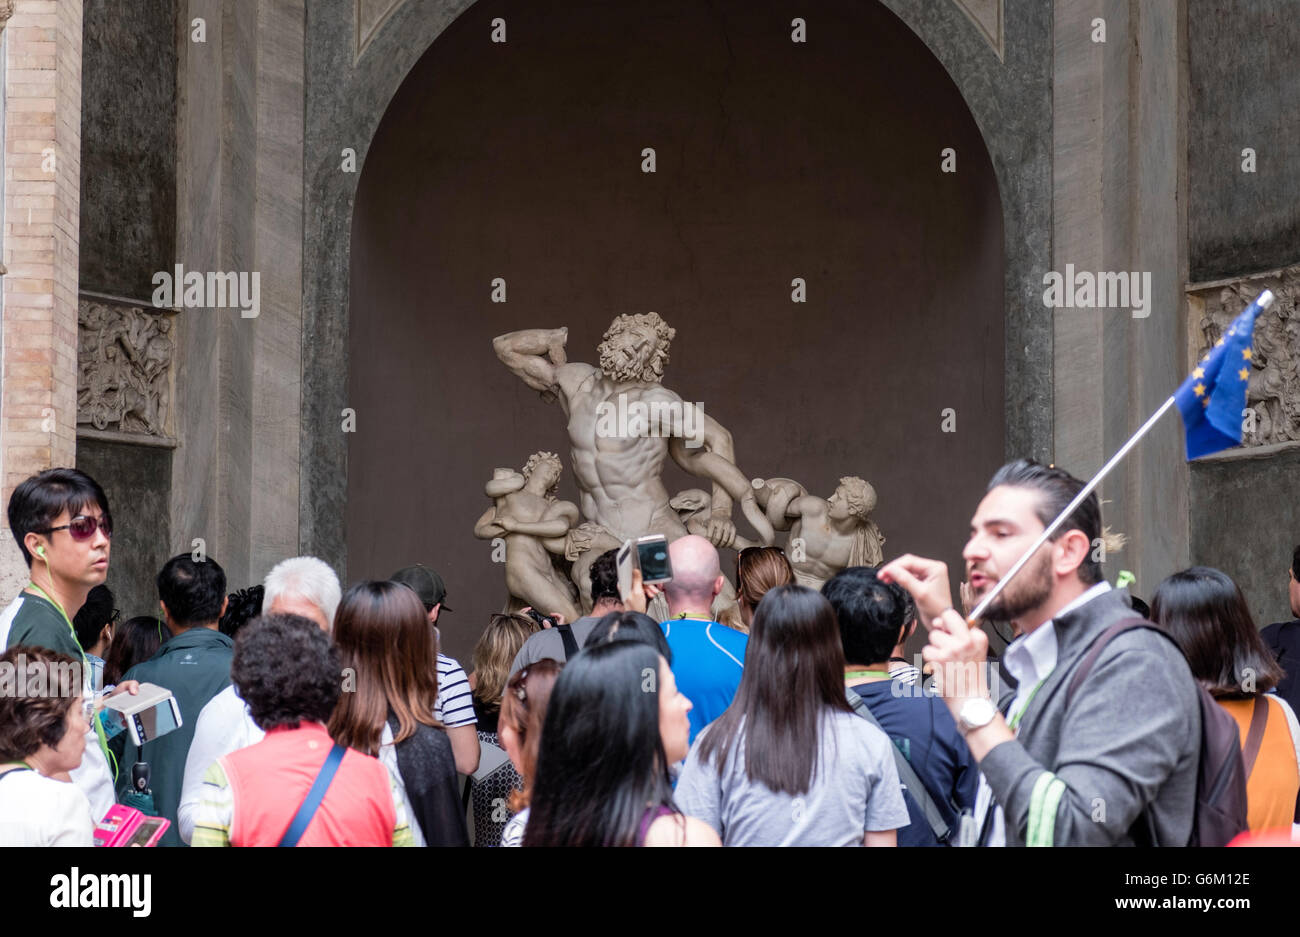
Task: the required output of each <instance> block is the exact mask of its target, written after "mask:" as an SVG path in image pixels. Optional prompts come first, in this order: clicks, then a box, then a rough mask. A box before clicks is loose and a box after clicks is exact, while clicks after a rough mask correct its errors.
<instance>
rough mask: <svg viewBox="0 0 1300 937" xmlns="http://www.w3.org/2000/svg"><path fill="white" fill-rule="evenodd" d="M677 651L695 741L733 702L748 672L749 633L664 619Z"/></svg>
mask: <svg viewBox="0 0 1300 937" xmlns="http://www.w3.org/2000/svg"><path fill="white" fill-rule="evenodd" d="M659 627H660V628H662V629H663V631H664V636H665V637H666V638H667V639H668V646H669V647H670V648H672V652H673V679H674V680H676V681H677V688H678V689H679V690H681V691H682V694H683V695H684V696H685V697H686V698H687V699H688V700H690V701H691V704H692V705H691V711H690V713H689V715H688V718H689V719H690V721H691V741H692V742H694V741H695V736H696V735H698V734H699V732H700V730H701V729H703V728H704V727H705V726H706V725H708V724H709V723H710V722H712V721H713V720H714V719H717V718H718V717H719V716H721V715H722V713H723V711H724V710H725V709H726V708H727V707H728V706H730V705H731V700H732V698H733V697H735V695H736V688H737V687H739V686H740V675H741V673H743V672H744V669H745V665H744V661H745V646H746V645H748V644H749V636H748V635H743V634H741V633H740V632H739V631H733V630H732V629H731V628H728V627H727V626H726V625H722V624H719V623H718V622H716V621H703V620H702V619H699V618H670V619H669V620H668V621H664V622H660V623H659Z"/></svg>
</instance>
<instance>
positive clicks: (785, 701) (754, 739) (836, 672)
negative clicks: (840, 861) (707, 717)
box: [698, 586, 853, 794]
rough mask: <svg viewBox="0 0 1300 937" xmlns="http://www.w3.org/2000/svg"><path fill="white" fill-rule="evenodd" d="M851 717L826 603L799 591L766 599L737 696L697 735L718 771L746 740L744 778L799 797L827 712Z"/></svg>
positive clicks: (814, 767)
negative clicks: (741, 742) (742, 740)
mask: <svg viewBox="0 0 1300 937" xmlns="http://www.w3.org/2000/svg"><path fill="white" fill-rule="evenodd" d="M828 709H829V710H831V711H832V712H835V711H839V712H847V713H851V712H853V709H852V708H851V707H850V706H849V703H848V700H847V699H846V698H845V694H844V649H843V647H841V645H840V631H839V627H838V626H837V625H836V623H835V612H834V611H832V609H831V604H830V603H829V602H828V601H826V599H825V598H823V597H822V595H821V594H820V593H817V592H814V591H813V590H812V589H809V588H806V587H804V586H777V587H776V588H775V589H771V590H769V591H768V593H767V594H766V595H765V596H763V601H761V602H759V603H758V608H757V609H756V610H755V611H754V622H753V624H752V626H751V628H750V632H749V645H748V646H747V647H746V648H745V672H744V674H743V676H741V678H740V687H739V689H737V690H736V698H735V699H734V700H732V703H731V705H730V706H729V707H727V710H726V712H724V713H723V714H722V715H721V716H719V717H718V718H717V720H716V721H715V722H714V723H713V725H711V726H709V728H708V729H707V730H706V731H705V733H704V734H703V735H702V736H700V738H699V741H698V744H699V746H700V760H701V761H702V762H704V763H706V764H707V763H708V762H709V759H711V758H713V757H717V759H718V771H719V773H722V772H723V771H725V770H726V766H727V757H728V756H729V755H731V754H733V752H734V747H735V745H736V743H737V742H739V741H740V739H741V736H742V735H743V736H744V742H745V773H746V774H747V775H748V776H749V779H750V780H751V781H762V782H763V783H764V784H766V785H767V786H768V787H769V788H770V789H771V790H773V791H784V792H785V793H787V794H803V793H806V792H807V791H808V788H809V787H811V786H812V781H813V778H815V777H816V776H817V771H818V769H819V767H821V766H819V765H818V763H817V761H818V752H819V751H820V748H821V745H820V741H821V730H822V727H823V721H824V717H825V716H826V715H827V710H828Z"/></svg>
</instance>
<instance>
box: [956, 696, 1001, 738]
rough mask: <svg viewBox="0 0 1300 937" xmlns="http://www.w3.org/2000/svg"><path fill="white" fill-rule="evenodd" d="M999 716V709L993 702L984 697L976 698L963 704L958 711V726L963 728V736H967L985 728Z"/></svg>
mask: <svg viewBox="0 0 1300 937" xmlns="http://www.w3.org/2000/svg"><path fill="white" fill-rule="evenodd" d="M997 714H998V709H997V707H996V706H994V705H993V703H992V702H990V701H989V700H988V699H985V698H984V697H982V696H981V697H976V698H975V699H968V700H967V701H966V702H964V703H962V704H961V709H959V710H958V711H957V724H958V726H960V727H961V732H962V735H966V734H968V733H971V732H974V731H975V730H976V729H982V728H984V727H985V726H986V725H988V724H989V723H990V722H992V721H993V717H994V716H996V715H997Z"/></svg>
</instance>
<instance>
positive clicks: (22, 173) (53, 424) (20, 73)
mask: <svg viewBox="0 0 1300 937" xmlns="http://www.w3.org/2000/svg"><path fill="white" fill-rule="evenodd" d="M4 6H5V4H3V3H0V7H4ZM0 12H2V11H0ZM81 13H82V5H81V0H57V2H56V0H16V3H14V4H13V16H12V17H11V18H10V19H9V21H8V24H7V25H6V27H5V33H6V37H7V50H6V65H5V74H4V249H3V256H4V264H5V266H6V267H7V268H8V273H7V275H6V276H5V277H4V318H3V329H2V331H0V344H2V346H3V352H2V353H0V354H2V361H3V383H2V384H0V459H3V466H4V468H3V485H2V486H0V499H2V500H3V502H4V503H5V504H7V503H8V500H9V495H10V493H11V492H12V491H13V489H14V486H15V485H17V484H18V483H19V482H20V481H22V480H23V479H24V478H26V477H27V476H29V475H31V474H32V473H33V472H37V471H40V470H41V469H45V468H49V467H50V466H52V465H72V464H73V462H74V457H75V452H76V420H77V238H78V218H79V210H80V209H79V201H80V178H81V169H80V153H81ZM25 578H26V568H25V566H24V564H23V561H22V558H21V556H20V554H19V552H18V549H17V547H16V546H15V545H14V543H13V539H12V536H11V535H10V532H9V529H8V526H7V525H6V526H5V529H4V531H3V544H0V595H3V596H4V597H8V596H9V595H11V594H12V593H13V592H14V591H16V590H17V589H18V588H19V586H20V584H21V582H22V581H23V580H24V579H25Z"/></svg>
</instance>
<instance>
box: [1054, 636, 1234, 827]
mask: <svg viewBox="0 0 1300 937" xmlns="http://www.w3.org/2000/svg"><path fill="white" fill-rule="evenodd" d="M1134 628H1148V629H1150V630H1151V631H1154V632H1155V633H1156V634H1159V635H1163V636H1164V637H1165V638H1166V639H1168V640H1169V642H1170V643H1171V644H1173V645H1174V647H1178V644H1177V642H1175V641H1174V639H1173V637H1172V636H1171V635H1170V634H1169V632H1167V631H1165V630H1163V629H1162V628H1160V627H1159V626H1157V625H1154V624H1152V623H1151V622H1149V621H1147V620H1146V619H1144V618H1129V619H1126V620H1124V621H1121V622H1119V623H1118V624H1115V625H1111V626H1110V627H1109V628H1107V629H1106V631H1104V632H1103V633H1102V634H1101V636H1100V637H1098V638H1097V639H1096V641H1094V642H1093V645H1092V649H1091V650H1090V651H1088V656H1087V657H1085V658H1084V659H1083V663H1082V664H1080V665H1079V668H1078V670H1076V671H1075V674H1074V677H1073V679H1071V680H1070V687H1069V689H1068V690H1066V695H1065V704H1066V705H1067V706H1068V705H1070V701H1071V700H1073V699H1074V694H1075V691H1076V690H1078V689H1079V685H1080V684H1082V683H1083V681H1084V679H1085V678H1086V677H1087V676H1088V674H1089V673H1090V672H1091V671H1092V666H1093V664H1095V663H1096V662H1097V658H1098V657H1100V656H1101V652H1102V651H1104V650H1105V649H1106V645H1108V644H1109V643H1110V642H1111V640H1112V639H1114V638H1115V637H1117V636H1118V635H1120V634H1123V633H1124V632H1125V631H1131V630H1132V629H1134ZM1179 653H1182V649H1181V648H1179ZM1196 691H1197V693H1198V698H1199V700H1200V703H1201V760H1200V764H1199V766H1198V767H1197V771H1196V813H1195V816H1194V817H1193V818H1192V836H1191V840H1190V841H1189V842H1187V843H1169V844H1166V845H1171V846H1176V845H1187V846H1226V845H1227V844H1228V841H1229V840H1231V839H1232V838H1233V837H1234V836H1236V835H1237V834H1238V833H1241V832H1242V831H1244V830H1245V829H1246V768H1245V764H1244V763H1243V761H1242V757H1241V733H1239V732H1238V731H1237V720H1235V719H1233V718H1232V716H1230V715H1228V713H1227V711H1226V710H1224V709H1223V707H1222V706H1220V705H1219V704H1218V703H1216V702H1215V701H1214V697H1213V696H1211V695H1210V693H1209V691H1208V690H1206V689H1205V687H1203V686H1201V684H1200V683H1199V682H1197V684H1196ZM1132 833H1133V841H1134V842H1135V843H1137V844H1139V845H1142V844H1146V845H1151V846H1157V845H1160V844H1159V843H1157V842H1155V835H1154V831H1152V830H1151V825H1150V821H1149V820H1148V818H1147V814H1146V811H1145V810H1143V811H1142V813H1141V814H1139V815H1138V819H1137V822H1136V823H1135V824H1134V826H1133V830H1132Z"/></svg>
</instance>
